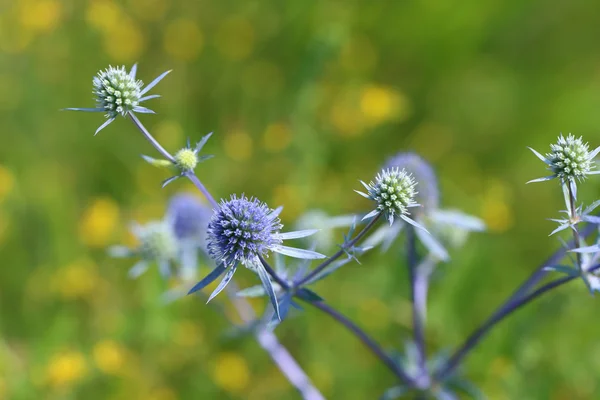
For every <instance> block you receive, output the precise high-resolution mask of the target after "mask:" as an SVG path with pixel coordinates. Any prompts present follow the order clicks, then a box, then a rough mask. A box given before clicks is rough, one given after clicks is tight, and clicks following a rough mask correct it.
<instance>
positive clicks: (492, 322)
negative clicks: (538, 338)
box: [434, 265, 600, 382]
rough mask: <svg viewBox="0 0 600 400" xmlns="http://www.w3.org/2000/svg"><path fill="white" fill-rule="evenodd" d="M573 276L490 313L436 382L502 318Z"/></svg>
mask: <svg viewBox="0 0 600 400" xmlns="http://www.w3.org/2000/svg"><path fill="white" fill-rule="evenodd" d="M598 269H600V265H596V266H594V267H592V268H591V269H590V270H589V272H593V271H596V270H598ZM575 278H576V277H573V276H567V277H564V278H560V279H556V280H554V281H552V282H549V283H547V284H545V285H544V286H542V287H540V288H539V289H537V290H535V291H534V292H532V293H530V294H528V295H527V296H524V297H522V298H521V299H519V300H518V301H516V302H513V303H512V304H510V305H509V307H506V308H504V309H502V310H501V311H500V312H498V313H495V314H494V315H492V316H491V317H490V318H488V319H487V321H485V322H484V323H483V325H481V327H479V328H477V329H476V330H475V331H474V332H473V333H472V334H471V335H470V336H469V337H468V338H467V340H465V342H464V343H463V345H462V346H461V347H460V348H459V349H458V350H456V351H455V352H454V354H453V355H452V356H451V357H450V358H449V359H448V362H447V363H446V364H445V365H444V366H443V367H442V368H441V369H440V370H439V371H438V372H436V374H435V375H434V376H435V379H436V380H437V381H438V382H442V381H443V380H444V379H446V378H447V377H449V376H450V375H451V374H452V372H453V371H454V369H455V368H456V367H457V366H458V365H459V364H460V362H461V361H462V359H463V358H464V357H465V356H466V355H467V354H468V353H469V351H470V350H472V349H473V348H474V347H475V346H476V345H477V343H479V341H480V340H481V339H482V338H483V337H484V336H485V335H486V334H487V333H488V332H489V331H490V330H491V329H492V328H493V327H494V326H495V325H496V324H497V323H498V322H500V321H502V320H503V319H504V318H506V317H507V316H509V315H510V314H512V313H513V312H515V311H517V310H518V309H520V308H521V307H523V306H524V305H526V304H528V303H529V302H531V301H533V300H535V299H536V298H538V297H539V296H541V295H543V294H544V293H546V292H548V291H549V290H552V289H554V288H556V287H558V286H561V285H563V284H565V283H567V282H570V281H572V280H573V279H575Z"/></svg>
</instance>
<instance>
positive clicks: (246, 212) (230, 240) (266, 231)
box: [189, 195, 325, 316]
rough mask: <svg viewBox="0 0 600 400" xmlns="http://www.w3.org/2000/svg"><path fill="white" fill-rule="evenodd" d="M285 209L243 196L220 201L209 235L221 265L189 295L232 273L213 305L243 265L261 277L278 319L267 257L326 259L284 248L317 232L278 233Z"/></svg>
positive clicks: (212, 252) (211, 249) (212, 251)
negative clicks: (275, 207) (265, 258)
mask: <svg viewBox="0 0 600 400" xmlns="http://www.w3.org/2000/svg"><path fill="white" fill-rule="evenodd" d="M282 209H283V207H279V208H277V209H275V210H273V209H271V208H269V206H267V204H266V203H263V202H262V201H260V200H258V199H256V198H250V199H249V198H247V197H246V196H244V195H242V196H241V197H237V196H236V195H232V196H231V198H230V199H229V200H221V203H220V204H219V207H218V208H217V209H216V210H214V212H213V215H212V217H211V219H210V222H209V223H208V235H207V242H208V253H209V255H210V256H211V257H212V258H213V259H214V260H215V261H216V263H217V264H218V265H217V267H216V268H215V269H214V270H213V271H212V272H211V273H210V274H208V275H207V276H206V277H204V279H202V280H201V281H200V282H198V283H197V284H196V285H195V286H194V287H193V288H192V289H191V290H190V292H189V293H194V292H196V291H198V290H201V289H203V288H204V287H206V285H208V284H210V283H211V282H213V281H214V280H215V279H217V278H218V277H219V276H220V275H221V274H223V273H224V272H225V271H226V270H227V269H229V270H228V271H227V274H226V275H225V276H224V277H223V280H222V281H221V283H220V284H219V285H218V286H217V288H216V289H215V290H214V291H213V293H212V294H211V295H210V297H209V301H210V300H211V299H212V298H213V297H215V296H216V295H217V294H219V293H220V292H221V291H222V290H223V289H224V288H225V286H226V285H227V284H228V283H229V281H230V280H231V279H232V277H233V274H234V273H235V271H236V268H237V266H238V265H239V264H240V263H241V264H244V265H245V266H246V267H248V268H249V269H251V270H253V271H255V272H256V273H257V274H258V276H259V277H260V280H261V282H262V285H263V287H264V289H265V292H266V293H267V294H268V295H269V299H270V301H271V304H272V305H273V308H274V309H275V312H276V314H277V316H279V308H278V303H277V296H276V295H275V291H274V288H273V284H272V283H271V280H270V278H269V274H268V272H267V268H266V267H265V265H264V264H263V261H264V260H263V257H266V256H267V255H268V252H269V251H273V252H277V253H280V254H283V255H286V256H290V257H295V258H302V259H318V258H325V256H324V255H323V254H320V253H317V252H314V251H311V250H304V249H297V248H294V247H288V246H284V245H282V244H281V243H282V242H283V241H284V240H286V239H296V238H302V237H306V236H310V235H312V234H314V233H316V232H317V230H314V229H312V230H305V231H296V232H287V233H281V232H279V230H280V229H281V228H282V227H283V225H282V224H281V220H280V219H279V213H280V212H281V210H282Z"/></svg>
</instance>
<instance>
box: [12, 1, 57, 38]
mask: <svg viewBox="0 0 600 400" xmlns="http://www.w3.org/2000/svg"><path fill="white" fill-rule="evenodd" d="M61 13H62V3H61V2H60V1H57V0H36V1H24V2H23V3H22V6H21V12H20V16H19V19H20V22H21V24H22V25H23V26H24V27H25V28H27V29H30V30H32V31H33V32H36V33H47V32H50V31H51V30H52V29H54V28H55V27H56V26H57V25H58V23H59V21H60V16H61Z"/></svg>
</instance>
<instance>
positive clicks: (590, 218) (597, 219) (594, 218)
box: [581, 215, 600, 224]
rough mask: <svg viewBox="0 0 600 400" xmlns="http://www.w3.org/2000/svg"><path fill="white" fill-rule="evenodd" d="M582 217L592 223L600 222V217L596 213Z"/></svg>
mask: <svg viewBox="0 0 600 400" xmlns="http://www.w3.org/2000/svg"><path fill="white" fill-rule="evenodd" d="M581 219H582V220H584V221H585V222H589V223H592V224H600V217H598V216H596V215H584V216H583V217H581Z"/></svg>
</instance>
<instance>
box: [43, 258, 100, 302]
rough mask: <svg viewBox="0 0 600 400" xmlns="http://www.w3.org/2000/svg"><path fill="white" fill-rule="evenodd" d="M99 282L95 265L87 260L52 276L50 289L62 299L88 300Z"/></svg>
mask: <svg viewBox="0 0 600 400" xmlns="http://www.w3.org/2000/svg"><path fill="white" fill-rule="evenodd" d="M98 282H99V276H98V272H97V271H96V266H95V264H94V263H93V262H92V261H90V260H87V259H82V260H78V261H75V262H73V263H71V264H69V265H67V266H66V267H63V268H60V269H59V270H58V271H56V272H55V274H54V275H53V276H52V280H51V287H52V289H53V290H54V292H56V293H58V294H59V295H60V296H61V297H62V298H63V299H67V300H72V299H78V298H89V297H91V296H93V295H94V293H95V291H96V287H97V285H98Z"/></svg>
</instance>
